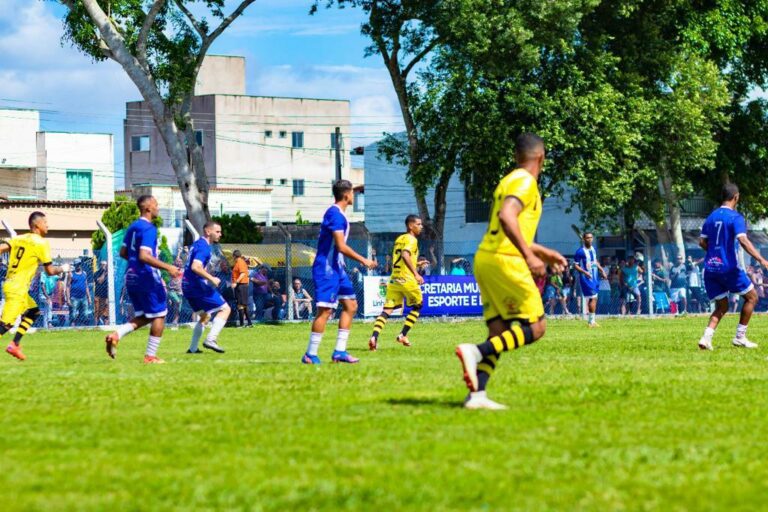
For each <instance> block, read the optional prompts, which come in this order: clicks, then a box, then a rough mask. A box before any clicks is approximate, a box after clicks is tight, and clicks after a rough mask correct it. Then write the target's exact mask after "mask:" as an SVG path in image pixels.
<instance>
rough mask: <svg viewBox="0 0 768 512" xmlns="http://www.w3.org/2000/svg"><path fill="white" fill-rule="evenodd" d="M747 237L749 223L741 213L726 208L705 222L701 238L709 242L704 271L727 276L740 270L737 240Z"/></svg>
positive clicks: (711, 214) (719, 209)
mask: <svg viewBox="0 0 768 512" xmlns="http://www.w3.org/2000/svg"><path fill="white" fill-rule="evenodd" d="M746 235H747V223H746V221H745V220H744V217H742V216H741V214H740V213H739V212H737V211H736V210H733V209H731V208H727V207H725V206H721V207H720V208H718V209H717V210H715V211H713V212H712V213H710V214H709V217H707V220H705V221H704V226H702V228H701V238H704V239H706V240H707V256H706V259H705V260H704V271H705V272H711V273H714V274H725V273H728V272H731V271H733V270H735V269H737V268H739V259H738V250H739V244H738V241H737V239H738V238H739V237H740V236H746Z"/></svg>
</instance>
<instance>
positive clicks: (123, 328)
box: [106, 195, 181, 364]
mask: <svg viewBox="0 0 768 512" xmlns="http://www.w3.org/2000/svg"><path fill="white" fill-rule="evenodd" d="M136 204H137V205H138V207H139V213H140V215H141V216H140V217H139V219H138V220H137V221H135V222H134V223H133V224H131V225H130V226H129V227H128V230H127V231H126V232H125V237H124V238H123V245H122V247H121V248H120V257H121V258H123V259H125V260H128V270H127V271H126V273H125V288H126V291H127V292H128V297H129V298H130V300H131V304H132V305H133V310H134V318H133V319H132V320H131V321H130V322H128V323H125V324H123V325H120V326H118V328H117V330H116V331H115V332H113V333H111V334H110V335H108V336H107V338H106V342H107V354H108V355H109V357H111V358H112V359H114V358H115V355H116V353H117V344H118V342H119V341H120V339H122V338H123V337H124V336H125V335H126V334H128V333H130V332H133V331H135V330H136V329H139V328H141V327H143V326H145V325H147V324H150V327H149V340H148V342H147V351H146V353H145V355H144V362H145V363H147V364H157V363H164V362H165V361H163V360H162V359H160V358H158V357H157V348H158V347H159V346H160V340H161V338H162V337H163V330H164V329H165V316H166V315H167V314H168V310H167V305H166V302H167V297H166V293H165V284H164V283H163V279H162V277H161V276H160V271H161V270H165V271H166V272H168V273H169V274H170V275H171V277H174V278H177V277H179V276H180V275H181V269H179V268H177V267H174V266H173V265H169V264H168V263H165V262H163V261H160V259H158V257H157V246H158V243H157V227H156V226H155V225H154V224H152V221H153V220H154V219H156V218H157V216H158V214H159V212H160V209H159V207H158V205H157V200H156V199H155V198H154V197H152V196H146V195H145V196H141V197H139V199H138V200H137V201H136Z"/></svg>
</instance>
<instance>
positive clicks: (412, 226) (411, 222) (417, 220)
mask: <svg viewBox="0 0 768 512" xmlns="http://www.w3.org/2000/svg"><path fill="white" fill-rule="evenodd" d="M405 229H407V230H408V232H410V233H412V234H413V236H419V235H420V234H421V230H422V229H424V225H423V224H422V223H421V217H419V216H418V215H413V214H411V215H409V216H407V217H406V218H405Z"/></svg>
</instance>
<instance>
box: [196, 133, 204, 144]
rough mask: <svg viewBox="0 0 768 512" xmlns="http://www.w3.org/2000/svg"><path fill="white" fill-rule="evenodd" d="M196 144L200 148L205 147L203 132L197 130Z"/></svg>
mask: <svg viewBox="0 0 768 512" xmlns="http://www.w3.org/2000/svg"><path fill="white" fill-rule="evenodd" d="M195 143H196V144H197V145H198V146H200V147H203V146H204V144H203V130H195Z"/></svg>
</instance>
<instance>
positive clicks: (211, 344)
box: [203, 340, 224, 354]
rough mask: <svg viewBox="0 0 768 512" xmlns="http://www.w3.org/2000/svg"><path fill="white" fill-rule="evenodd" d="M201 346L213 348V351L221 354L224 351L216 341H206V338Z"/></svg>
mask: <svg viewBox="0 0 768 512" xmlns="http://www.w3.org/2000/svg"><path fill="white" fill-rule="evenodd" d="M203 346H204V347H205V348H207V349H208V350H213V351H214V352H217V353H219V354H223V353H224V349H223V348H221V347H220V346H219V344H218V343H216V342H215V341H207V340H206V341H204V342H203Z"/></svg>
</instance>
